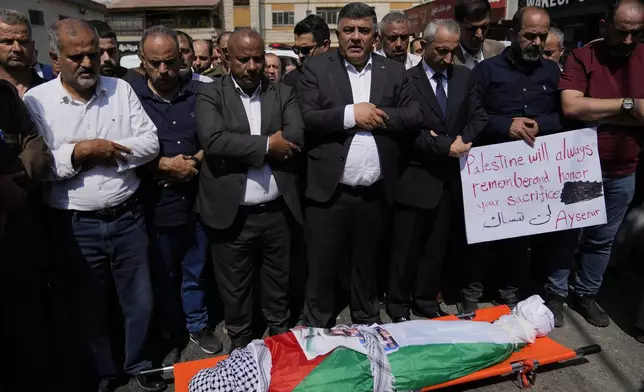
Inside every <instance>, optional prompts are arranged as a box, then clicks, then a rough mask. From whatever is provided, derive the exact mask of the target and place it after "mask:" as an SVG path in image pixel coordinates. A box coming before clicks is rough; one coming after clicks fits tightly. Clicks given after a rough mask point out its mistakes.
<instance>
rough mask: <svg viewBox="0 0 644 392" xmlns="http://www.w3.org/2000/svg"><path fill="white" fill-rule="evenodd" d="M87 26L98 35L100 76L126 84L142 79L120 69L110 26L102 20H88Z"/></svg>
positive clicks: (119, 55) (113, 35)
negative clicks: (119, 80) (92, 28)
mask: <svg viewBox="0 0 644 392" xmlns="http://www.w3.org/2000/svg"><path fill="white" fill-rule="evenodd" d="M89 24H90V25H92V27H94V29H95V30H96V33H97V34H98V39H99V42H98V46H99V48H100V56H101V69H100V72H101V75H102V76H108V77H110V78H119V79H123V80H125V81H126V82H128V83H132V82H133V81H136V80H139V79H142V78H141V74H139V73H138V72H136V71H134V70H132V69H127V68H125V67H121V65H120V63H119V61H120V60H121V54H120V53H119V49H118V42H117V41H116V33H114V31H113V30H112V28H111V27H110V25H108V24H107V23H106V22H104V21H102V20H90V21H89Z"/></svg>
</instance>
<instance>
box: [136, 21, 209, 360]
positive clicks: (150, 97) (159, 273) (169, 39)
mask: <svg viewBox="0 0 644 392" xmlns="http://www.w3.org/2000/svg"><path fill="white" fill-rule="evenodd" d="M139 47H140V48H141V58H142V59H143V65H144V66H145V68H146V72H147V80H145V81H143V80H142V81H140V82H138V83H133V84H132V88H134V91H135V92H136V93H137V95H138V96H139V99H140V100H141V104H142V105H143V108H144V109H145V111H146V112H147V113H148V115H149V116H150V118H151V119H152V121H153V122H154V124H155V125H156V127H157V133H158V135H159V144H160V148H161V152H160V154H159V158H158V159H156V160H154V161H152V163H151V164H150V165H149V166H151V167H149V169H150V170H149V171H147V172H144V175H143V179H144V180H143V185H142V188H143V199H144V204H145V206H146V210H147V212H148V214H147V215H148V221H147V223H148V231H149V232H150V245H151V246H150V247H151V249H152V251H151V252H152V260H151V261H150V264H151V270H152V284H153V286H154V287H155V293H156V295H155V298H154V299H155V304H156V308H157V310H158V314H159V316H160V319H161V325H160V329H161V330H162V331H163V333H164V334H165V336H169V337H170V341H167V342H163V343H167V344H169V347H168V348H170V349H173V350H176V349H177V348H180V347H182V344H183V342H184V339H183V338H184V336H185V329H186V328H187V329H188V332H189V334H190V340H192V341H193V342H194V343H195V344H197V345H198V346H199V348H201V350H202V351H204V352H205V353H207V354H215V353H216V352H218V351H220V350H221V342H220V341H219V340H218V339H217V337H216V336H214V334H213V333H212V331H211V329H210V328H209V327H210V326H209V325H208V311H207V308H206V290H205V288H204V285H205V273H204V271H205V264H206V248H207V241H206V235H205V234H204V231H203V230H202V228H201V225H200V224H199V221H198V217H197V216H196V215H195V214H194V213H193V207H194V202H195V198H196V197H197V187H198V185H199V176H198V175H199V169H200V168H201V161H202V160H203V150H202V149H201V146H200V145H199V140H198V139H197V123H196V120H195V98H196V92H197V89H198V87H199V84H200V83H199V82H198V81H196V80H185V79H183V78H180V77H179V67H180V65H181V60H180V59H179V57H180V55H179V43H178V42H177V34H176V33H175V32H174V31H172V30H170V29H168V28H167V27H164V26H155V27H152V28H150V29H148V30H146V31H145V32H144V33H143V37H142V38H141V44H140V46H139ZM177 271H180V272H177ZM179 288H180V289H179ZM184 314H185V322H184V317H183V315H184ZM164 354H165V353H164ZM174 354H176V351H175V352H174ZM176 359H178V358H176Z"/></svg>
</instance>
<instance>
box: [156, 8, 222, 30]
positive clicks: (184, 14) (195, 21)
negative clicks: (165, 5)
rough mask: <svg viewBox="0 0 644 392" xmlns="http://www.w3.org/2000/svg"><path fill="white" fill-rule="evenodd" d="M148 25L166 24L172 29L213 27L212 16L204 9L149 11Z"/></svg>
mask: <svg viewBox="0 0 644 392" xmlns="http://www.w3.org/2000/svg"><path fill="white" fill-rule="evenodd" d="M145 21H146V25H147V27H152V26H157V25H164V26H166V27H169V28H171V29H208V28H212V27H213V20H212V16H211V14H210V13H209V12H204V11H203V10H194V11H193V10H186V11H171V12H156V11H154V12H149V13H147V14H146V17H145Z"/></svg>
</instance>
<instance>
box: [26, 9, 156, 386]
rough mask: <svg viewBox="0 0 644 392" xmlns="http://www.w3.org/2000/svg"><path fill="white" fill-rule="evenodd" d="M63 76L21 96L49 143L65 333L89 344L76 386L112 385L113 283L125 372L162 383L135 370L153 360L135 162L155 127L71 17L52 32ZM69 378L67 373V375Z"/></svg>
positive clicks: (150, 143) (90, 33)
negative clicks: (67, 322) (68, 313)
mask: <svg viewBox="0 0 644 392" xmlns="http://www.w3.org/2000/svg"><path fill="white" fill-rule="evenodd" d="M49 41H50V50H51V57H52V61H54V62H55V63H58V65H59V67H60V77H59V78H58V79H56V80H52V81H50V82H48V83H44V84H42V85H40V86H38V87H36V88H34V89H32V90H30V91H28V92H27V94H25V98H24V100H25V103H26V104H27V107H28V109H29V111H30V112H31V116H32V118H33V119H34V122H35V123H36V125H37V126H38V130H39V132H40V134H41V135H42V136H43V137H44V138H45V141H46V142H47V145H48V146H49V147H50V148H51V150H52V154H53V159H52V167H51V172H52V177H51V178H50V180H51V182H50V183H49V184H48V186H47V187H45V192H44V195H43V197H44V200H45V202H46V203H47V204H48V205H49V207H51V209H52V211H51V215H52V216H51V221H52V225H53V226H52V227H55V230H53V231H52V232H51V235H52V241H51V243H52V244H53V245H54V248H55V249H54V252H53V253H54V254H55V255H56V256H57V260H58V264H57V268H59V269H60V270H59V271H57V272H58V273H59V276H57V279H56V281H57V282H59V283H60V285H61V287H62V288H63V289H64V290H66V294H67V298H66V299H67V303H68V304H70V307H71V310H72V321H71V333H70V335H71V336H72V337H77V338H78V339H80V340H81V342H78V344H77V343H76V342H72V343H68V347H66V349H68V350H73V348H75V347H79V348H81V349H83V348H85V349H87V350H86V351H83V352H80V353H78V354H79V355H78V357H76V358H75V359H77V360H79V362H80V363H67V364H66V365H68V366H71V367H73V368H74V369H77V370H76V374H77V375H78V378H74V380H73V381H79V382H81V383H82V384H83V385H79V386H78V387H72V386H66V388H68V389H69V390H79V391H92V390H94V391H96V390H99V391H110V390H113V388H114V387H115V385H114V384H115V381H116V379H117V376H118V375H119V374H120V373H121V372H119V371H118V370H117V367H116V366H117V365H116V363H115V361H114V358H113V356H112V347H111V344H112V339H111V338H112V336H111V334H110V328H109V326H110V319H109V314H110V312H109V309H110V308H113V307H112V306H110V303H109V298H110V293H111V291H112V289H111V287H110V282H112V281H113V282H114V286H115V290H116V295H117V297H118V301H119V304H120V306H121V308H122V313H123V314H122V317H123V319H124V320H123V325H124V329H125V331H124V332H125V347H123V349H124V351H123V352H124V354H125V363H124V370H125V373H126V374H129V375H131V376H132V377H134V378H135V379H136V381H137V382H138V384H139V385H140V386H141V388H142V389H144V390H146V391H160V390H162V389H164V388H165V382H164V381H163V380H162V379H160V378H157V379H153V378H150V377H147V376H141V375H139V374H140V371H142V370H145V369H148V368H150V367H152V363H151V361H150V356H149V352H148V351H147V346H146V340H147V339H148V331H149V328H150V321H151V317H152V286H151V283H150V274H149V266H148V237H147V233H146V228H145V220H144V214H143V209H142V206H141V203H140V201H139V192H137V190H138V188H139V179H138V177H137V174H136V170H135V169H136V168H137V167H139V166H142V165H144V164H146V163H148V162H150V161H151V160H153V159H154V158H155V157H156V156H157V154H158V153H159V140H158V138H157V131H156V127H155V126H154V124H153V123H152V121H151V120H150V118H149V117H148V116H147V114H146V113H145V111H144V110H143V108H142V107H141V102H140V101H139V99H138V98H137V97H136V94H135V93H134V91H132V88H131V87H130V85H129V84H128V83H127V82H125V81H123V80H120V79H116V78H109V77H104V76H100V75H99V70H100V48H99V37H98V35H97V34H96V31H95V30H94V28H93V27H92V26H91V25H90V24H88V23H87V22H86V21H83V20H79V19H74V18H68V19H64V20H61V21H58V22H56V24H55V25H54V26H53V27H52V29H51V31H50V40H49ZM70 382H71V380H70Z"/></svg>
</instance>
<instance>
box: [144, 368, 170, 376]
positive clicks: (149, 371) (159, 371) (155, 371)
mask: <svg viewBox="0 0 644 392" xmlns="http://www.w3.org/2000/svg"><path fill="white" fill-rule="evenodd" d="M173 371H174V366H164V367H160V368H156V369H147V370H141V371H140V372H139V374H137V376H155V375H161V374H172V372H173Z"/></svg>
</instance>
